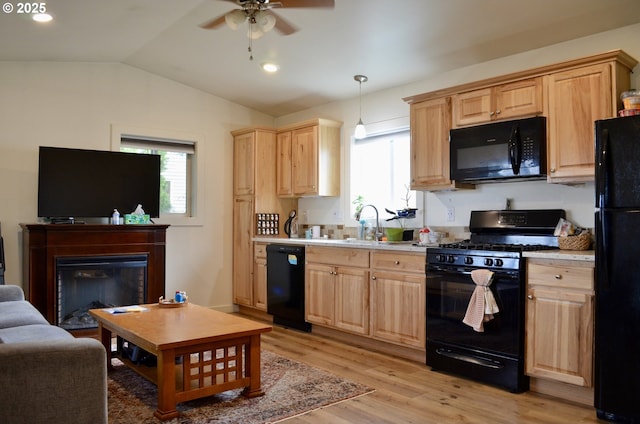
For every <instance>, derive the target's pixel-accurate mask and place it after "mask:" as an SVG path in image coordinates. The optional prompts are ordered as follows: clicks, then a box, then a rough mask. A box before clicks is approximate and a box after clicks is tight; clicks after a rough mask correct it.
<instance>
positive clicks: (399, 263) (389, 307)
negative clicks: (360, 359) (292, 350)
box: [305, 246, 426, 350]
mask: <svg viewBox="0 0 640 424" xmlns="http://www.w3.org/2000/svg"><path fill="white" fill-rule="evenodd" d="M305 255H306V268H305V288H306V292H305V302H306V305H305V306H306V318H307V321H308V322H310V323H313V324H315V325H321V326H324V327H331V328H334V329H339V330H342V331H345V332H350V333H353V334H358V335H363V336H367V337H369V338H371V339H376V340H381V341H385V342H388V343H392V344H395V345H400V346H403V347H409V348H412V349H416V348H417V349H421V350H424V347H425V339H426V335H425V276H424V254H423V253H415V254H414V253H411V252H410V253H405V252H391V251H379V250H372V251H370V250H366V249H350V248H333V247H316V246H309V247H307V250H306V253H305ZM369 258H371V265H369V260H370V259H369Z"/></svg>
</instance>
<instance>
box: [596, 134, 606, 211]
mask: <svg viewBox="0 0 640 424" xmlns="http://www.w3.org/2000/svg"><path fill="white" fill-rule="evenodd" d="M600 140H602V144H601V145H600V150H599V151H598V152H597V154H598V158H597V159H598V163H597V166H598V172H597V174H598V178H597V181H596V183H597V187H596V195H597V199H596V202H597V205H596V206H597V207H599V208H604V207H605V203H604V202H605V200H606V199H605V195H606V189H607V186H608V185H609V181H608V178H609V164H608V158H607V156H608V153H607V152H608V151H609V130H608V129H607V128H604V129H603V130H602V134H601V138H600Z"/></svg>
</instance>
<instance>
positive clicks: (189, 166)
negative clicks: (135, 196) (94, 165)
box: [120, 137, 195, 216]
mask: <svg viewBox="0 0 640 424" xmlns="http://www.w3.org/2000/svg"><path fill="white" fill-rule="evenodd" d="M120 151H121V152H131V153H147V154H156V155H160V214H161V215H164V214H177V215H182V216H191V187H192V186H193V184H192V178H193V157H194V155H195V146H194V143H193V142H186V141H176V140H150V139H142V138H132V137H122V138H121V139H120ZM143 206H144V205H143Z"/></svg>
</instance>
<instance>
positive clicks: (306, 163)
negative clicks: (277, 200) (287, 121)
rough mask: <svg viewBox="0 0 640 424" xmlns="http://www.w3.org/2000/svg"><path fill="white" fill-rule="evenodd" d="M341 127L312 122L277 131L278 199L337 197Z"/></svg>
mask: <svg viewBox="0 0 640 424" xmlns="http://www.w3.org/2000/svg"><path fill="white" fill-rule="evenodd" d="M341 126H342V123H341V122H336V121H330V120H326V119H315V120H312V121H306V122H303V123H299V124H296V125H293V126H290V127H286V128H281V129H279V130H278V134H277V156H276V161H277V162H276V170H277V171H276V176H277V183H276V187H277V192H278V196H281V197H305V196H339V195H340V127H341Z"/></svg>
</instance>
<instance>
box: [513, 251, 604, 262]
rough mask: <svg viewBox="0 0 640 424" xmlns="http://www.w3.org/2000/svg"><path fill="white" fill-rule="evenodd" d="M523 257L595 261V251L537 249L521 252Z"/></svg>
mask: <svg viewBox="0 0 640 424" xmlns="http://www.w3.org/2000/svg"><path fill="white" fill-rule="evenodd" d="M522 256H524V257H525V258H538V259H564V260H568V261H585V262H594V261H595V251H593V250H562V249H560V250H558V249H556V250H538V251H533V252H523V253H522Z"/></svg>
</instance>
